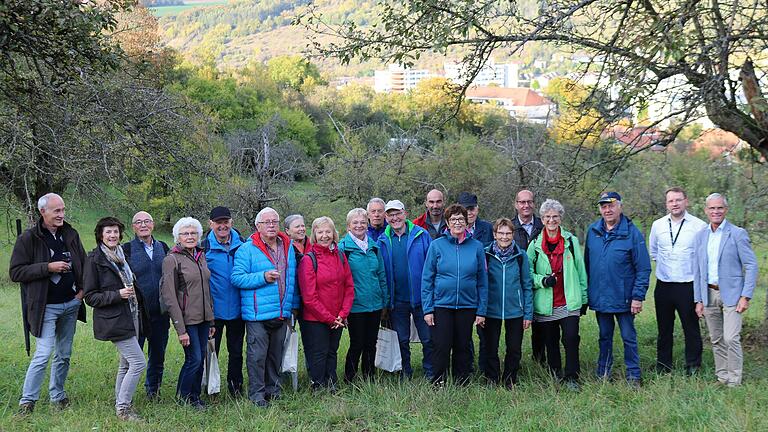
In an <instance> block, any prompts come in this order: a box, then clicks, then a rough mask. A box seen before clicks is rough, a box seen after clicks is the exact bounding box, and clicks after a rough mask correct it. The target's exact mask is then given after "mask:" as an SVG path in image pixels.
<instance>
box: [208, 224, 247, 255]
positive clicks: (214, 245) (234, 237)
mask: <svg viewBox="0 0 768 432" xmlns="http://www.w3.org/2000/svg"><path fill="white" fill-rule="evenodd" d="M241 237H242V235H241V234H240V231H238V230H236V229H235V228H234V227H233V228H232V229H231V230H230V233H229V238H230V240H229V243H230V244H229V249H230V250H233V249H235V248H237V247H238V246H240V245H241V244H243V242H242V241H241V240H240V238H241ZM206 238H207V240H208V248H210V249H221V250H225V249H224V246H222V245H221V244H220V243H219V241H218V240H216V234H214V232H213V230H211V231H209V232H208V236H207V237H206Z"/></svg>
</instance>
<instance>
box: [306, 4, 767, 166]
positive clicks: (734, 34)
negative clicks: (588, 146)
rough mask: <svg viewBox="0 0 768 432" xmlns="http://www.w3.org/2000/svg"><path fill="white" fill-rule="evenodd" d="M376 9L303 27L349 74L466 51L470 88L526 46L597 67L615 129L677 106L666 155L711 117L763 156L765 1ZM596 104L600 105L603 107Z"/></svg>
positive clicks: (312, 17) (310, 16)
mask: <svg viewBox="0 0 768 432" xmlns="http://www.w3.org/2000/svg"><path fill="white" fill-rule="evenodd" d="M377 6H378V7H377V9H376V12H377V15H378V17H379V21H378V25H376V26H369V27H366V28H361V27H360V26H359V25H358V23H356V22H355V21H354V20H350V19H348V20H346V21H345V22H344V23H343V24H342V25H339V26H334V25H332V24H331V22H330V20H329V19H327V18H326V17H324V16H323V15H322V14H321V13H319V12H318V9H316V8H309V9H308V10H307V12H306V13H304V14H303V15H302V16H301V17H300V18H299V21H300V22H301V23H303V24H305V25H306V26H308V27H309V28H310V29H312V30H314V31H315V32H316V33H315V37H314V39H313V44H314V46H315V48H316V49H317V51H318V52H319V53H320V54H321V55H326V56H334V57H336V58H338V59H340V60H341V61H342V62H343V63H345V64H347V63H350V62H351V61H352V60H363V61H365V60H369V59H374V58H376V59H381V60H383V61H385V62H395V63H403V64H406V65H410V64H413V63H414V62H415V61H416V60H418V59H419V57H420V56H421V55H422V54H424V53H428V52H433V51H436V52H439V53H445V52H447V50H448V49H452V48H457V47H463V48H464V49H465V52H467V54H466V56H465V57H464V58H463V61H464V62H465V63H466V64H467V65H468V66H469V70H470V76H471V77H474V76H475V75H476V74H477V73H478V72H479V71H480V69H481V67H482V66H483V65H484V64H485V62H486V61H487V60H488V58H489V57H490V56H491V55H492V54H493V53H494V52H497V51H498V50H507V51H511V52H513V53H514V52H518V51H519V50H521V49H522V48H523V47H524V46H525V45H526V44H528V43H531V42H542V43H548V44H553V45H555V46H558V47H560V48H563V49H567V50H570V51H571V52H578V53H586V54H587V55H590V56H591V59H592V60H591V62H589V63H587V64H586V65H585V66H584V69H583V71H584V72H588V71H589V72H594V73H596V74H597V82H598V87H599V88H602V89H604V90H605V93H606V94H615V95H616V97H615V98H613V106H612V107H611V110H610V112H611V116H610V117H608V118H607V120H608V121H615V120H618V119H620V118H622V117H624V116H626V113H627V112H628V110H632V109H635V108H636V107H640V106H643V105H644V104H646V103H648V102H649V101H651V100H675V101H676V102H675V103H674V104H673V105H672V109H671V112H670V113H669V114H668V115H667V116H666V117H673V118H675V119H676V120H677V122H676V123H675V127H674V128H672V129H670V130H669V131H668V135H667V136H666V137H665V138H664V139H663V140H662V141H661V144H668V143H670V142H672V141H673V140H674V138H675V136H676V135H677V134H678V133H679V132H680V130H681V129H682V127H683V126H684V125H686V124H688V123H690V122H692V121H694V120H696V119H698V118H700V117H701V116H703V115H704V114H706V115H707V116H708V117H709V118H710V119H711V120H712V121H713V122H714V123H715V124H717V125H718V126H719V127H720V128H722V129H725V130H727V131H730V132H733V133H734V134H736V135H737V136H739V137H740V138H741V139H743V140H744V141H746V142H747V143H749V145H750V146H752V147H753V148H754V149H756V150H757V151H758V152H760V154H762V156H763V157H764V158H765V157H768V139H767V138H766V137H767V136H768V132H767V131H768V115H767V114H766V108H765V99H764V97H763V94H762V90H761V88H760V85H759V81H758V77H761V76H763V75H765V72H766V63H765V62H764V52H765V49H766V47H767V46H766V45H767V44H766V42H767V41H768V36H766V34H765V28H767V27H768V4H766V3H765V2H757V1H754V0H734V1H732V2H701V1H690V0H672V1H669V0H665V1H661V0H647V1H615V0H596V1H582V2H576V3H574V2H572V1H568V0H547V1H510V2H498V1H493V0H479V1H451V2H445V1H443V0H416V1H409V2H393V1H388V0H382V1H380V2H379V3H378V4H377ZM329 35H330V36H332V37H333V39H330V40H332V42H330V43H327V41H328V40H329V39H328V38H327V36H329ZM742 95H743V96H742ZM594 96H595V95H594V93H593V94H592V95H591V96H590V99H591V100H592V102H593V105H595V106H597V105H600V104H602V103H604V101H603V100H600V99H602V98H601V97H598V98H596V99H597V100H595V97H594ZM744 101H746V104H745V103H743V102H744ZM661 120H663V119H661ZM657 121H659V120H657Z"/></svg>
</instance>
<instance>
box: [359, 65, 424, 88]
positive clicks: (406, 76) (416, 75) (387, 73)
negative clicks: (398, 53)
mask: <svg viewBox="0 0 768 432" xmlns="http://www.w3.org/2000/svg"><path fill="white" fill-rule="evenodd" d="M433 76H434V75H433V74H432V73H430V72H429V71H428V70H426V69H411V68H406V67H403V66H400V65H394V64H392V65H389V67H388V68H387V70H377V71H375V72H374V75H373V89H374V90H376V92H378V93H405V92H407V91H409V90H413V89H414V88H416V84H418V83H419V82H420V81H421V80H424V79H426V78H431V77H433Z"/></svg>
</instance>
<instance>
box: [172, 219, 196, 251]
mask: <svg viewBox="0 0 768 432" xmlns="http://www.w3.org/2000/svg"><path fill="white" fill-rule="evenodd" d="M186 227H192V228H194V229H196V230H197V244H200V241H201V240H202V238H203V226H202V225H201V224H200V221H199V220H197V219H195V218H193V217H183V218H181V219H179V220H178V221H176V223H175V224H174V225H173V242H174V243H178V242H179V232H180V231H181V229H182V228H186Z"/></svg>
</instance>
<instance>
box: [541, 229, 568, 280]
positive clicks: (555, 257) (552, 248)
mask: <svg viewBox="0 0 768 432" xmlns="http://www.w3.org/2000/svg"><path fill="white" fill-rule="evenodd" d="M542 234H544V241H543V242H542V244H541V248H542V249H543V250H544V253H545V254H547V257H548V258H549V264H550V266H552V272H553V273H560V272H562V271H563V253H565V239H563V236H562V234H560V229H559V228H558V230H557V235H556V236H555V237H550V236H549V234H547V230H546V229H545V230H543V231H542Z"/></svg>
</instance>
